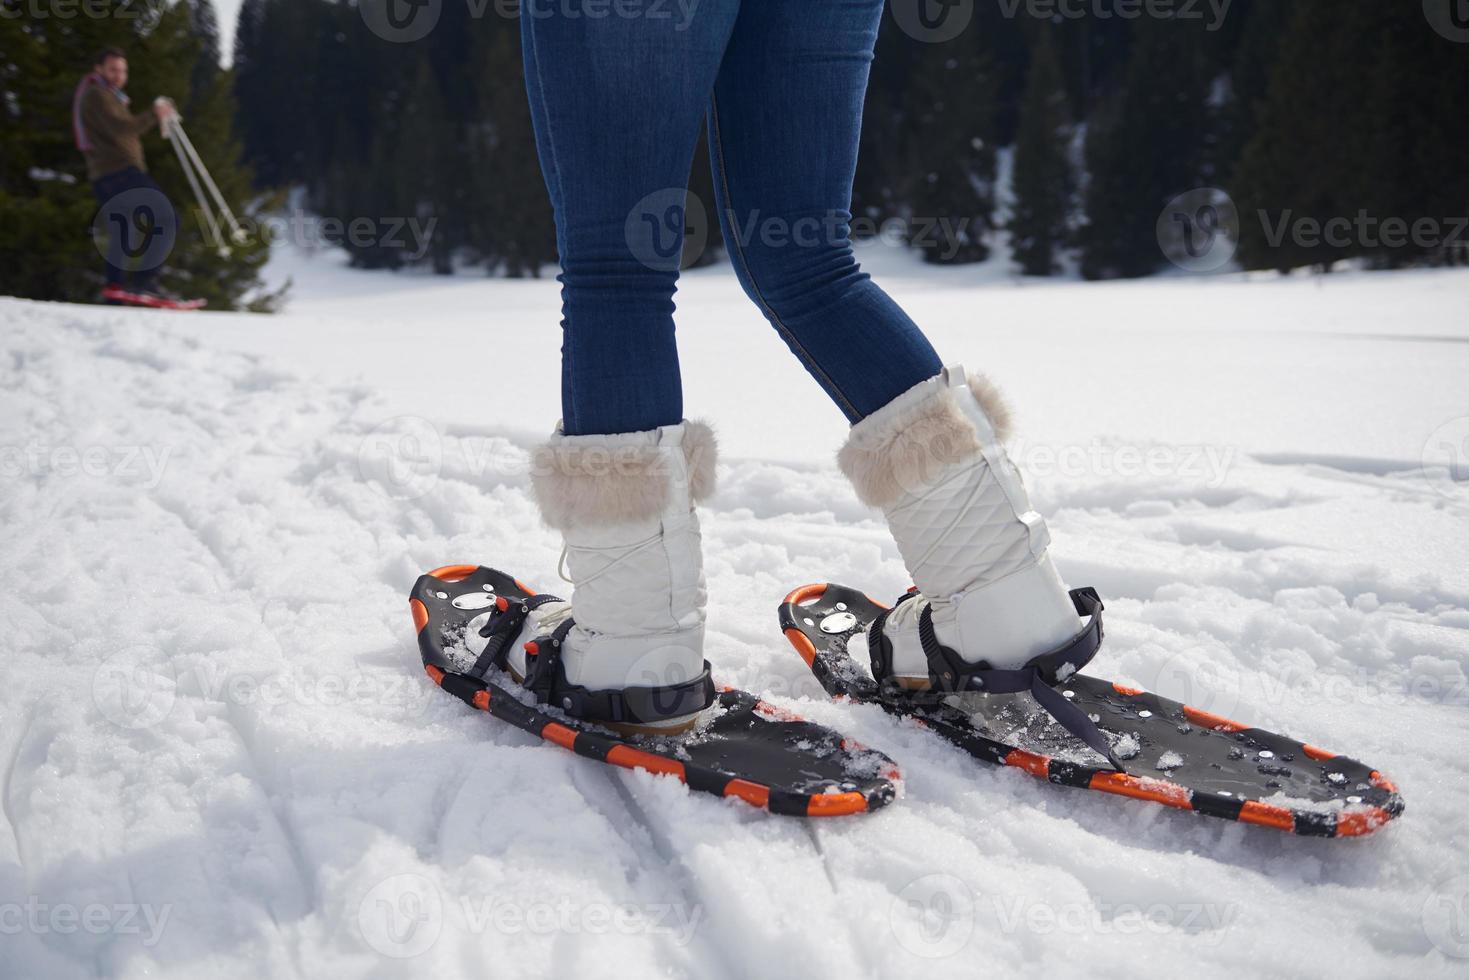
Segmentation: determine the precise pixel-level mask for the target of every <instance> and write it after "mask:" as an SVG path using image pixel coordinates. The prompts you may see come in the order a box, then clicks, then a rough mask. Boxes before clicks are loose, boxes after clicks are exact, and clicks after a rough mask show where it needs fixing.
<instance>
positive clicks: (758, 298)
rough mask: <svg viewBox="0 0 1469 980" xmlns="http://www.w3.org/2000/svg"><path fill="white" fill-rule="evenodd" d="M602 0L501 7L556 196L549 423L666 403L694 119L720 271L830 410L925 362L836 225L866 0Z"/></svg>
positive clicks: (910, 381)
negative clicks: (559, 303) (554, 354)
mask: <svg viewBox="0 0 1469 980" xmlns="http://www.w3.org/2000/svg"><path fill="white" fill-rule="evenodd" d="M583 5H585V7H586V9H583ZM613 6H614V12H613V13H612V15H611V16H608V15H606V14H605V10H606V7H605V4H598V7H599V9H601V10H603V11H604V13H603V14H602V15H600V16H596V15H594V12H593V11H592V9H591V8H592V0H528V2H527V3H526V4H525V5H524V7H523V8H522V11H523V12H522V15H521V19H520V20H521V28H522V30H523V32H524V41H525V56H526V76H527V79H526V80H527V84H528V88H529V91H530V102H531V112H532V115H533V118H534V122H535V130H536V138H537V142H538V144H539V149H540V158H541V167H542V170H543V171H544V172H545V176H546V182H547V184H548V186H549V188H550V193H551V200H552V203H553V204H554V205H555V208H556V230H557V239H558V245H559V247H560V253H561V265H562V275H561V282H562V286H563V292H562V296H563V304H564V321H563V330H564V337H563V347H562V391H563V396H562V400H563V408H562V411H563V414H564V422H565V426H566V432H567V434H569V435H589V434H602V433H610V432H627V431H637V430H643V429H650V428H653V427H656V426H660V425H672V424H675V423H677V422H679V421H680V420H681V419H682V417H683V396H682V391H681V388H680V383H679V367H678V353H677V350H676V347H675V345H674V330H673V294H674V289H675V284H676V282H677V280H678V272H679V259H680V255H681V252H682V250H683V246H684V237H685V227H684V221H685V219H684V188H685V187H686V186H687V185H688V176H689V168H690V165H691V164H692V162H693V157H694V148H695V145H696V143H697V141H698V134H699V128H700V121H701V120H704V119H705V118H707V119H708V128H709V148H710V156H711V157H712V158H713V164H714V171H715V174H714V186H715V190H716V194H717V196H718V201H717V207H718V211H719V215H720V219H721V221H722V223H723V229H724V239H725V242H726V243H727V244H728V246H729V251H730V257H731V258H732V259H733V261H734V268H735V273H736V274H737V275H738V276H739V280H740V283H741V284H742V285H743V286H744V288H745V291H746V293H747V294H748V295H749V297H750V298H751V299H752V300H753V301H754V302H755V303H756V304H757V305H758V307H759V309H760V311H761V312H762V313H764V314H765V316H766V318H767V319H768V320H769V321H770V323H771V325H772V326H773V327H774V328H775V329H776V330H777V331H778V332H779V333H780V336H781V337H782V338H783V339H784V340H785V342H786V344H787V345H789V347H790V348H791V350H792V351H793V352H794V353H795V355H796V356H797V357H798V358H800V360H801V362H802V364H804V365H805V367H806V368H807V370H809V371H810V372H811V374H812V376H813V377H814V378H815V379H816V381H817V383H819V384H820V385H821V386H822V388H824V389H825V390H826V392H827V394H828V395H830V396H831V398H832V400H833V401H834V402H836V404H837V406H838V407H840V408H841V410H842V411H843V412H845V413H846V415H847V418H848V419H850V420H851V421H853V422H856V421H857V420H859V419H861V418H863V417H865V416H867V415H869V414H871V413H872V412H874V411H876V410H877V409H879V408H881V407H882V406H883V405H885V404H887V403H888V402H889V401H890V400H892V399H893V398H895V397H896V396H897V395H900V394H902V393H903V392H904V391H906V390H907V389H909V388H911V387H912V386H914V385H916V384H918V383H919V382H920V381H926V380H927V379H929V378H931V377H933V376H934V375H936V374H938V373H939V370H940V368H941V367H942V364H941V362H940V360H939V357H938V355H937V354H936V353H935V352H934V349H933V347H931V346H930V345H929V342H928V341H927V340H926V339H925V338H924V335H923V333H922V332H921V331H920V330H919V329H918V327H917V326H916V325H915V324H914V323H913V321H912V320H910V319H909V318H908V316H907V315H906V314H905V313H904V312H903V311H902V310H901V309H900V308H899V307H898V305H897V304H896V303H894V302H893V301H892V300H891V299H890V298H888V296H887V294H886V293H884V292H883V291H882V290H881V289H879V288H878V287H877V285H876V284H875V283H873V282H872V280H870V279H869V278H868V277H867V275H866V273H864V272H863V271H862V270H861V269H860V268H859V266H858V264H857V261H856V259H855V258H854V256H853V254H852V243H851V241H850V232H851V229H850V222H851V214H850V213H849V212H850V209H851V196H852V175H853V171H854V170H855V168H856V166H857V137H858V133H859V130H860V127H861V122H862V103H863V96H864V94H865V91H866V88H867V77H868V69H869V67H870V65H871V62H872V49H873V45H874V43H875V42H876V40H877V28H878V22H879V20H880V19H881V17H882V11H883V0H706V2H704V3H700V4H698V5H697V10H696V11H695V12H692V13H691V14H689V15H688V16H686V17H685V16H682V15H675V16H672V17H668V16H660V17H654V16H642V17H638V16H635V15H629V16H619V15H618V14H617V13H616V11H615V8H616V7H617V5H615V4H614V5H613ZM671 6H672V5H670V7H671ZM665 9H668V8H665ZM648 13H649V14H651V11H649V12H648ZM710 203H715V202H710ZM732 380H733V379H732ZM757 380H758V379H755V378H744V379H740V381H741V382H743V383H746V384H751V383H754V382H756V381H757Z"/></svg>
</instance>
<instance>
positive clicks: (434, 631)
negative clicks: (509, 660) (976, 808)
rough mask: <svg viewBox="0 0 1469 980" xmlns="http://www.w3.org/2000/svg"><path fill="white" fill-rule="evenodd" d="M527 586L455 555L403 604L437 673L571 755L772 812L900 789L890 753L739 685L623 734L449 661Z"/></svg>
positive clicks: (870, 800) (443, 683) (850, 801)
mask: <svg viewBox="0 0 1469 980" xmlns="http://www.w3.org/2000/svg"><path fill="white" fill-rule="evenodd" d="M532 594H533V593H532V591H531V590H530V589H529V588H527V587H526V586H525V585H524V584H522V583H521V582H520V581H518V580H517V579H515V578H513V577H511V576H509V575H506V574H504V573H503V572H499V571H496V570H494V569H491V568H483V567H478V566H475V565H450V566H446V567H444V568H438V569H435V570H434V571H432V572H429V573H428V574H426V575H423V576H421V577H420V578H419V579H418V581H417V582H416V583H414V586H413V592H412V595H411V597H410V599H409V606H410V608H411V609H412V612H413V623H414V626H415V627H417V630H418V646H419V652H420V653H421V654H422V655H423V664H424V668H425V669H426V670H427V671H428V675H429V677H430V678H432V679H433V681H434V683H435V684H437V685H439V686H440V687H441V688H443V689H444V690H445V691H447V692H448V693H450V694H452V695H454V696H455V697H457V698H459V699H460V700H462V701H464V702H465V703H466V704H468V705H470V706H471V707H473V708H476V709H478V710H480V711H485V712H488V713H489V714H491V715H493V716H494V717H496V718H499V719H501V720H502V721H507V722H509V723H510V724H512V725H514V726H515V727H516V728H519V729H522V730H524V731H526V732H529V733H530V734H532V735H535V736H537V737H539V738H541V739H544V740H545V741H547V742H552V743H554V744H556V745H559V746H561V747H562V748H564V749H569V750H571V751H572V752H575V753H576V754H577V755H581V756H586V757H587V758H589V759H595V760H597V761H598V762H605V763H608V764H611V765H615V766H621V767H622V768H624V769H646V770H648V771H650V772H654V773H665V774H668V775H673V776H677V777H678V778H679V779H680V780H681V781H683V782H684V783H685V784H687V785H688V787H689V788H690V789H694V790H699V791H701V792H705V793H713V794H715V795H717V796H733V797H738V798H739V799H742V800H744V801H745V802H747V803H751V804H753V805H755V806H758V807H764V808H766V809H768V810H769V811H770V812H771V813H779V814H785V815H789V816H802V817H835V816H843V815H846V814H852V813H861V812H864V811H867V810H875V809H877V808H878V807H881V806H883V805H884V804H886V803H888V802H890V801H891V800H892V799H893V797H894V796H895V795H896V782H897V780H898V779H899V774H898V769H897V766H895V765H894V764H893V761H892V760H891V759H889V758H888V757H887V756H885V755H882V754H881V753H878V752H874V751H872V750H870V749H867V748H866V747H864V746H861V745H859V744H857V743H855V742H852V741H851V740H849V739H846V738H843V737H842V736H841V735H840V734H839V733H837V732H834V731H832V730H831V729H829V728H823V727H822V726H820V725H817V724H814V723H812V722H809V721H805V720H804V719H801V718H798V717H795V716H794V715H791V714H789V713H788V712H785V711H782V710H781V709H779V708H777V707H775V706H773V705H770V704H766V703H765V702H764V701H761V700H760V699H759V698H757V697H755V696H754V695H752V694H749V693H746V692H745V691H738V690H734V689H730V688H726V689H724V690H722V691H720V693H719V695H718V698H717V700H716V701H715V703H714V705H713V706H711V707H710V708H709V709H708V710H707V711H706V712H705V713H704V715H705V716H704V718H703V719H701V721H700V723H699V725H698V727H697V728H695V729H694V730H693V731H691V732H688V733H686V734H682V735H678V736H669V737H657V736H622V735H619V734H616V733H614V732H612V731H611V730H609V729H605V728H601V727H599V726H597V725H594V724H591V723H587V722H582V721H578V720H577V719H574V718H571V717H569V716H568V715H566V714H564V713H563V712H560V711H556V710H554V709H551V708H549V707H548V706H547V705H544V704H538V703H536V702H535V700H534V699H533V698H532V697H531V696H530V695H529V694H528V693H526V692H525V691H524V689H523V688H521V687H520V686H519V685H517V684H515V683H514V680H513V679H512V678H511V677H510V676H509V675H508V674H505V673H504V672H502V671H498V670H491V671H489V672H487V676H485V677H474V676H471V675H469V674H465V673H460V672H456V668H455V663H456V660H457V661H459V662H463V661H464V660H465V659H466V658H465V657H464V656H463V654H462V653H461V655H460V656H459V657H457V658H456V657H452V656H450V653H449V651H451V650H453V649H455V648H456V647H457V648H459V649H460V650H464V649H466V648H465V646H464V642H465V635H466V633H467V632H468V629H469V625H470V623H471V622H472V621H473V620H474V619H476V618H477V617H479V616H481V615H483V614H485V613H487V612H488V611H489V610H490V609H492V608H493V607H494V603H495V600H496V598H497V597H500V596H503V597H505V598H506V599H508V600H511V601H517V600H523V599H527V598H529V597H530V596H531V595H532ZM468 659H469V660H470V661H473V659H474V658H473V656H472V655H470V656H469V657H468ZM497 680H499V681H503V684H502V683H497V682H496V681H497Z"/></svg>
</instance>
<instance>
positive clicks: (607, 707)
mask: <svg viewBox="0 0 1469 980" xmlns="http://www.w3.org/2000/svg"><path fill="white" fill-rule="evenodd" d="M575 626H576V620H574V619H570V618H568V619H566V620H564V621H563V622H562V623H561V625H560V626H558V627H556V630H555V631H554V632H553V633H552V634H551V635H550V636H542V637H537V638H536V639H535V640H532V641H531V642H530V643H527V644H526V646H525V651H526V654H527V657H526V661H525V663H526V677H525V682H524V684H523V686H524V687H525V689H526V690H527V691H530V692H531V693H532V694H533V695H535V698H536V700H537V701H539V702H541V703H542V704H550V705H554V706H555V707H558V708H560V709H561V710H563V711H565V712H566V713H567V714H569V715H571V716H572V717H573V718H577V719H580V720H582V721H590V722H602V723H607V722H610V723H612V724H618V725H650V724H657V723H658V722H660V721H666V720H668V719H670V718H679V717H682V716H684V715H692V714H697V713H698V712H700V711H703V710H704V709H705V708H707V707H709V706H710V705H711V704H713V703H714V699H715V690H714V679H713V676H712V674H711V672H710V667H709V661H707V660H706V661H704V669H703V671H702V672H700V674H699V676H698V677H695V678H694V679H693V680H691V681H686V682H684V683H681V684H670V685H665V686H661V687H627V688H623V689H622V690H607V691H592V690H588V689H587V688H585V687H582V686H581V685H579V684H572V683H570V682H569V681H568V680H567V679H566V669H565V667H564V665H563V664H562V662H561V650H562V647H563V646H564V645H565V643H566V637H567V635H568V634H569V633H570V632H571V630H572V629H573V628H574V627H575Z"/></svg>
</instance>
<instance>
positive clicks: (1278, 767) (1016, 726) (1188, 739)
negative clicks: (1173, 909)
mask: <svg viewBox="0 0 1469 980" xmlns="http://www.w3.org/2000/svg"><path fill="white" fill-rule="evenodd" d="M912 596H913V593H912V592H910V593H909V595H907V596H904V597H903V600H907V599H909V598H910V597H912ZM1071 597H1072V601H1073V602H1074V603H1075V605H1076V609H1077V613H1078V615H1079V616H1081V617H1085V618H1087V619H1088V625H1087V626H1086V628H1085V629H1084V630H1083V631H1082V632H1081V633H1079V634H1078V635H1077V638H1076V639H1075V640H1073V641H1072V643H1070V644H1068V645H1067V646H1066V647H1063V648H1062V650H1061V651H1057V654H1056V655H1047V656H1044V657H1038V658H1036V660H1035V661H1033V662H1032V663H1031V664H1030V665H1027V668H1026V669H1025V670H1022V671H988V670H985V669H983V668H984V665H983V664H981V665H978V668H977V669H974V670H972V671H970V673H971V674H972V675H974V676H973V677H965V676H963V675H962V668H963V665H962V663H960V664H959V667H960V670H961V675H960V676H958V677H955V676H952V671H951V672H950V676H947V677H945V676H942V674H943V670H942V668H944V667H945V666H947V665H949V664H954V663H955V662H956V661H954V660H952V659H951V660H949V661H945V660H944V659H943V656H942V654H944V653H947V652H948V651H943V650H942V648H940V649H939V650H938V651H935V654H936V655H937V656H935V655H930V658H929V660H930V665H931V666H930V670H931V675H930V682H931V683H930V689H929V690H925V691H914V690H911V689H904V688H900V687H898V686H897V685H895V684H893V683H892V681H891V679H888V680H886V681H884V680H875V679H874V678H883V677H884V671H883V656H884V654H883V649H882V647H883V644H882V641H881V639H880V638H881V636H882V629H881V624H880V623H878V621H879V619H881V618H883V617H885V616H886V615H887V614H888V613H889V612H890V610H889V608H888V607H886V606H884V605H882V604H881V603H878V602H874V601H873V600H872V599H870V598H868V597H867V596H866V595H865V594H863V593H862V592H859V591H857V590H856V589H851V588H847V587H845V586H841V585H830V584H817V585H807V586H803V587H802V588H799V589H796V590H795V591H793V592H792V593H790V594H789V595H788V596H786V598H785V601H784V602H782V603H781V605H780V609H779V618H780V626H781V629H782V630H783V631H784V632H785V635H786V637H787V639H789V641H790V642H791V645H792V646H794V647H795V649H796V651H797V652H798V653H799V654H800V655H801V658H802V659H803V660H805V662H806V664H807V665H808V666H809V667H810V668H811V670H812V672H813V673H814V674H815V676H816V678H817V680H818V681H819V682H820V683H821V685H822V687H823V688H825V689H826V691H827V693H828V694H830V695H832V696H833V697H836V698H844V699H848V700H852V701H861V702H872V703H876V704H879V705H881V706H882V707H883V708H884V709H885V710H887V711H888V712H889V713H891V714H893V715H895V716H897V717H900V718H907V719H912V720H913V721H915V722H916V723H918V724H919V725H921V726H923V727H924V728H926V729H927V730H929V731H931V732H933V733H934V734H935V735H938V736H939V737H941V738H943V739H945V740H947V741H949V742H951V743H952V744H954V745H956V746H958V747H959V748H961V749H963V750H964V751H966V752H968V753H970V754H971V755H973V756H974V757H975V758H977V759H979V760H981V761H983V762H988V763H991V764H994V765H1000V766H1013V767H1016V768H1019V769H1022V770H1024V771H1026V772H1028V773H1030V774H1031V775H1034V776H1038V777H1040V778H1042V779H1046V780H1048V781H1049V782H1052V783H1056V784H1058V785H1062V786H1073V787H1079V788H1082V789H1089V790H1095V791H1098V792H1103V793H1110V794H1113V795H1116V796H1125V797H1130V798H1132V799H1139V800H1148V801H1151V802H1154V803H1161V804H1163V805H1165V806H1170V807H1176V808H1178V809H1182V810H1192V811H1194V812H1195V813H1201V814H1204V815H1206V816H1211V817H1222V818H1224V819H1227V820H1237V821H1240V822H1242V823H1250V824H1257V825H1259V826H1264V827H1273V828H1275V829H1277V830H1284V831H1290V832H1293V833H1296V834H1301V835H1305V836H1312V837H1356V836H1361V835H1363V834H1369V833H1371V832H1373V831H1374V830H1377V829H1378V828H1379V827H1382V826H1383V825H1384V824H1386V823H1387V822H1388V821H1390V820H1392V819H1393V818H1394V817H1396V816H1398V815H1399V814H1401V813H1402V812H1403V800H1402V797H1401V796H1399V795H1398V791H1397V787H1395V786H1394V785H1393V783H1392V782H1391V781H1390V780H1388V779H1387V778H1386V777H1385V776H1383V775H1382V774H1381V773H1379V772H1378V771H1376V770H1375V769H1372V768H1371V767H1369V766H1366V765H1363V764H1362V763H1360V762H1356V761H1354V760H1352V759H1348V758H1346V757H1345V756H1340V755H1337V754H1336V753H1334V752H1328V751H1326V750H1325V749H1320V748H1317V747H1315V746H1313V745H1307V744H1305V743H1302V742H1297V741H1295V740H1293V739H1290V738H1287V737H1285V736H1283V735H1277V734H1275V733H1274V732H1268V731H1265V730H1263V729H1260V728H1253V727H1250V726H1248V725H1244V724H1241V723H1239V722H1236V721H1231V720H1230V719H1228V718H1222V717H1219V716H1217V715H1213V714H1210V713H1208V712H1205V711H1201V710H1199V709H1197V708H1193V707H1190V706H1189V705H1186V704H1181V703H1179V702H1177V701H1172V700H1169V699H1168V698H1164V697H1160V696H1158V695H1156V694H1150V693H1148V692H1146V691H1142V690H1138V689H1136V688H1131V687H1127V686H1124V685H1121V684H1114V683H1111V682H1109V681H1104V680H1099V679H1097V678H1094V677H1089V676H1086V675H1083V674H1079V673H1076V672H1075V671H1076V670H1079V669H1080V668H1081V667H1082V666H1085V662H1086V661H1087V660H1089V659H1090V657H1091V656H1092V655H1094V654H1095V652H1096V649H1097V648H1098V647H1099V646H1100V644H1101V638H1102V609H1103V606H1102V603H1101V600H1100V599H1099V598H1098V597H1097V595H1096V593H1095V592H1094V591H1092V590H1091V589H1078V590H1075V591H1073V592H1072V593H1071ZM903 600H900V601H903ZM874 623H878V627H877V629H876V630H873V631H871V633H872V634H875V635H876V636H877V637H879V642H877V643H876V644H873V643H870V642H869V635H870V634H869V627H871V626H872V625H873V624H874ZM928 633H929V639H930V641H931V640H932V630H931V629H930V630H929V631H928ZM849 644H857V645H858V653H859V656H862V657H864V658H865V659H866V660H867V661H868V662H869V663H870V664H871V667H870V668H869V667H864V666H863V665H862V663H861V662H860V661H859V659H858V658H857V657H854V656H853V654H852V652H851V651H850V650H849ZM932 644H933V645H934V646H936V645H937V644H936V641H932ZM928 645H929V643H928V642H926V643H925V646H928ZM956 680H957V681H958V683H955V681H956ZM986 681H991V683H988V684H987V683H986ZM995 682H997V683H995ZM1078 719H1081V720H1078ZM1098 736H1100V738H1101V739H1104V741H1103V742H1102V743H1101V744H1100V745H1093V743H1094V742H1095V741H1096V739H1097V737H1098Z"/></svg>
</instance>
